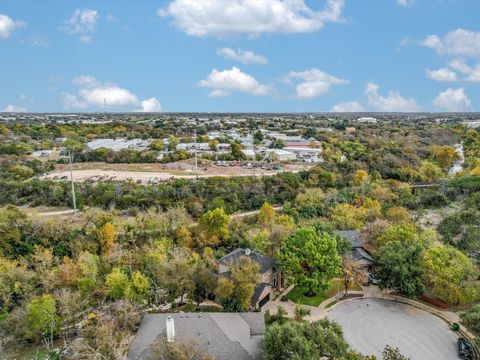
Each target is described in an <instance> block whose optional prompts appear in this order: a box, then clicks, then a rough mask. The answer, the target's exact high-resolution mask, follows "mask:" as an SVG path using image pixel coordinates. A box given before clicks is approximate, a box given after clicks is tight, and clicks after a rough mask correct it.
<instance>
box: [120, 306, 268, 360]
mask: <svg viewBox="0 0 480 360" xmlns="http://www.w3.org/2000/svg"><path fill="white" fill-rule="evenodd" d="M168 316H172V317H173V318H174V323H175V340H177V341H194V342H195V343H197V344H198V346H200V347H201V348H202V349H204V350H205V351H207V352H209V353H210V354H211V355H213V356H214V357H215V358H216V359H217V360H261V359H262V355H263V333H264V331H265V324H264V314H263V313H169V314H167V313H165V314H146V315H145V316H144V318H143V320H142V323H141V325H140V328H139V330H138V332H137V336H136V338H135V340H134V342H133V344H132V347H131V349H130V352H129V354H128V359H130V360H137V359H138V360H141V359H145V358H146V356H147V355H148V349H149V347H150V345H152V343H153V342H154V341H155V340H156V339H158V338H160V337H162V336H166V321H167V317H168Z"/></svg>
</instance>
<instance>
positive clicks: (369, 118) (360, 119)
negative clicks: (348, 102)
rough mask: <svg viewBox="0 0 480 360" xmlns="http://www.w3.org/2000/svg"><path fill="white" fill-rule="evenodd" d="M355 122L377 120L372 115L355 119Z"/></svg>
mask: <svg viewBox="0 0 480 360" xmlns="http://www.w3.org/2000/svg"><path fill="white" fill-rule="evenodd" d="M357 122H359V123H371V124H375V123H376V122H377V119H376V118H374V117H361V118H358V119H357Z"/></svg>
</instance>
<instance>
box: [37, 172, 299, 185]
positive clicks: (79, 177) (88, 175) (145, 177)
mask: <svg viewBox="0 0 480 360" xmlns="http://www.w3.org/2000/svg"><path fill="white" fill-rule="evenodd" d="M298 171H299V170H292V171H289V172H298ZM72 173H73V180H74V181H86V180H92V181H111V180H117V181H125V180H129V179H131V180H133V181H136V182H139V183H142V184H151V183H156V182H160V181H166V180H170V179H196V178H205V177H215V176H221V177H231V176H273V175H275V174H278V173H280V171H262V172H260V171H259V170H256V171H254V170H245V171H244V172H243V173H241V174H228V173H227V174H205V173H199V174H198V175H197V174H189V175H180V174H172V173H169V172H153V171H116V170H102V169H90V170H73V171H72ZM43 178H45V179H54V180H68V179H70V172H69V171H58V172H52V173H50V174H47V175H46V176H44V177H43Z"/></svg>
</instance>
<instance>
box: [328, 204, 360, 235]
mask: <svg viewBox="0 0 480 360" xmlns="http://www.w3.org/2000/svg"><path fill="white" fill-rule="evenodd" d="M367 215H368V211H367V209H365V208H363V207H355V206H353V205H350V204H338V205H337V206H335V208H334V209H333V212H332V220H333V221H334V222H335V224H336V225H337V227H338V228H339V229H341V230H349V229H360V228H362V227H363V226H364V225H365V220H366V219H367Z"/></svg>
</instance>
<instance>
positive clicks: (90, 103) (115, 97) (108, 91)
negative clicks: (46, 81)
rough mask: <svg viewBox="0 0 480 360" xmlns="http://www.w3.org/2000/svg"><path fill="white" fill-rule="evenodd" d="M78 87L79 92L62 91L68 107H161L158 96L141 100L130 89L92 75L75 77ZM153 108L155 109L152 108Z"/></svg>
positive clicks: (147, 108) (145, 109) (65, 105)
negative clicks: (105, 81) (101, 80)
mask: <svg viewBox="0 0 480 360" xmlns="http://www.w3.org/2000/svg"><path fill="white" fill-rule="evenodd" d="M73 83H74V85H76V86H77V87H78V88H79V89H78V93H77V94H70V93H62V102H63V105H64V107H65V108H66V109H71V108H77V109H85V108H88V107H96V108H103V106H104V104H105V102H106V105H107V107H108V108H125V107H130V106H131V107H139V106H140V107H141V109H142V111H156V110H155V109H160V102H158V100H157V99H156V98H150V99H147V100H143V101H140V100H139V99H138V97H137V96H136V95H135V94H133V93H132V92H130V91H129V90H128V89H125V88H121V87H119V86H118V85H116V84H113V83H102V82H100V81H98V80H97V79H96V78H94V77H93V76H90V75H82V76H78V77H76V78H75V79H73ZM152 109H153V110H152Z"/></svg>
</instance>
